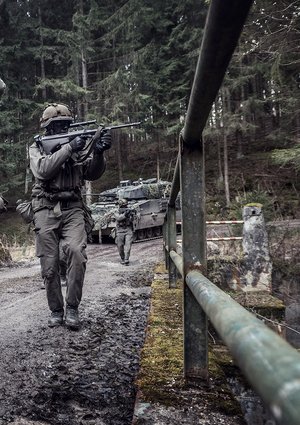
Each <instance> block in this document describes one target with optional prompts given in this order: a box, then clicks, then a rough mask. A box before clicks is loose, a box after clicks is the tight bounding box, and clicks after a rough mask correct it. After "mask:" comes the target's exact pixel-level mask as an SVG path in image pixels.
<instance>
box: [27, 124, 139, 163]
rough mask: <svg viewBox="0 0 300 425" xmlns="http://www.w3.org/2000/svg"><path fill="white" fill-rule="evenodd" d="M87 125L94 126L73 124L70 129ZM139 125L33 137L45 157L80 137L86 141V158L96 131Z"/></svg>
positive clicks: (122, 125)
mask: <svg viewBox="0 0 300 425" xmlns="http://www.w3.org/2000/svg"><path fill="white" fill-rule="evenodd" d="M89 124H95V121H84V122H80V123H73V124H71V126H70V127H83V126H85V125H89ZM139 125H141V122H130V123H127V124H119V125H111V126H108V127H105V126H104V125H102V124H100V125H99V126H98V127H97V128H94V129H81V130H74V131H70V132H68V133H62V134H54V135H51V136H40V135H37V136H35V137H34V139H35V141H36V143H37V144H38V145H39V146H41V148H42V149H43V151H44V152H45V154H46V155H50V154H52V153H54V152H56V151H57V150H59V149H60V148H61V146H63V145H65V144H66V143H70V142H71V140H73V139H74V138H75V137H77V136H81V137H84V138H86V139H87V146H86V147H85V148H84V151H86V150H88V154H87V155H84V157H85V158H86V156H88V155H89V154H90V153H91V151H92V149H93V147H94V143H93V136H94V135H95V134H96V132H97V131H98V129H100V130H101V132H105V131H108V130H117V129H119V128H126V127H137V126H139Z"/></svg>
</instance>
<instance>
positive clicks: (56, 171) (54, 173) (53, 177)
mask: <svg viewBox="0 0 300 425" xmlns="http://www.w3.org/2000/svg"><path fill="white" fill-rule="evenodd" d="M75 155H76V154H74V153H72V149H71V146H70V145H69V144H66V145H64V146H62V147H61V149H60V150H58V151H57V152H54V153H53V154H51V155H46V154H44V153H43V152H41V150H40V149H39V147H38V146H37V144H36V143H34V144H32V145H31V146H30V148H29V158H30V169H31V171H32V174H33V175H34V177H35V184H34V186H33V190H32V193H33V196H37V197H41V196H43V194H44V193H46V194H47V193H56V192H63V191H64V192H68V191H75V192H78V193H79V192H80V189H81V188H82V186H83V183H84V180H96V179H98V178H99V177H101V175H102V174H103V173H104V171H105V166H106V162H105V158H104V156H103V154H95V155H91V156H90V157H89V158H88V159H87V160H86V161H84V162H83V163H76V158H74V156H75Z"/></svg>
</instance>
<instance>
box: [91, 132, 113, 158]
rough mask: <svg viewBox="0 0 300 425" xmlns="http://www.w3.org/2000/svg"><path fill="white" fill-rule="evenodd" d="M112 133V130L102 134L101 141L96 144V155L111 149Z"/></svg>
mask: <svg viewBox="0 0 300 425" xmlns="http://www.w3.org/2000/svg"><path fill="white" fill-rule="evenodd" d="M111 139H112V138H111V132H110V130H104V131H102V132H101V135H100V138H99V140H98V141H97V142H96V143H95V147H94V151H95V152H96V153H102V152H104V151H106V150H108V149H110V148H111Z"/></svg>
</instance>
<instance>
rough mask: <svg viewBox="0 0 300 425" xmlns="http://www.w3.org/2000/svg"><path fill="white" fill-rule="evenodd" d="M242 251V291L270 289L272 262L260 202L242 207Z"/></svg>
mask: <svg viewBox="0 0 300 425" xmlns="http://www.w3.org/2000/svg"><path fill="white" fill-rule="evenodd" d="M243 220H244V227H243V252H244V260H243V267H242V271H241V284H242V289H243V290H244V291H268V292H270V291H271V283H272V281H271V272H272V263H271V260H270V255H269V246H268V235H267V232H266V227H265V221H264V217H263V213H262V205H261V204H249V205H246V206H245V207H244V208H243Z"/></svg>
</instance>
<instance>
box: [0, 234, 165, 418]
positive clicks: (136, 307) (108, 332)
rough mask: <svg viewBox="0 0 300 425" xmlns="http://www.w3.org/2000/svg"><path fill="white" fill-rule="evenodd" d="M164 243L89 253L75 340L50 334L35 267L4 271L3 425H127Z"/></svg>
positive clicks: (68, 334) (0, 297)
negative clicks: (126, 261) (126, 259)
mask: <svg viewBox="0 0 300 425" xmlns="http://www.w3.org/2000/svg"><path fill="white" fill-rule="evenodd" d="M161 257H162V246H161V241H148V242H145V243H143V244H142V243H141V244H137V245H134V246H133V248H132V255H131V263H130V266H129V267H125V266H122V265H121V264H120V263H119V258H118V254H117V250H116V246H115V245H105V244H103V245H89V246H88V258H89V261H88V266H87V273H86V280H85V285H84V293H83V300H82V303H81V305H80V316H81V320H82V326H81V329H80V330H79V331H78V332H73V331H70V330H68V329H67V328H66V327H65V326H62V327H59V328H55V329H50V328H48V326H47V320H48V316H49V311H48V306H47V303H46V294H45V291H44V290H41V289H40V284H41V278H40V273H39V266H38V264H37V262H33V263H29V264H28V263H23V264H21V265H16V266H14V267H9V268H2V269H1V270H0V273H1V286H0V302H1V311H0V349H1V357H0V424H1V425H4V424H5V425H6V424H10V423H12V424H15V425H17V424H18V425H19V424H20V425H21V424H22V425H23V424H24V425H27V424H28V425H29V424H32V423H34V424H35V425H38V424H51V425H127V424H130V423H131V419H132V414H133V406H134V402H135V391H136V390H135V386H134V380H135V376H136V373H137V371H138V368H139V355H140V350H141V347H142V345H143V341H144V337H145V326H146V322H147V315H148V307H149V301H150V287H149V285H150V283H151V281H152V277H153V267H154V265H155V264H156V263H157V262H158V261H161Z"/></svg>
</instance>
